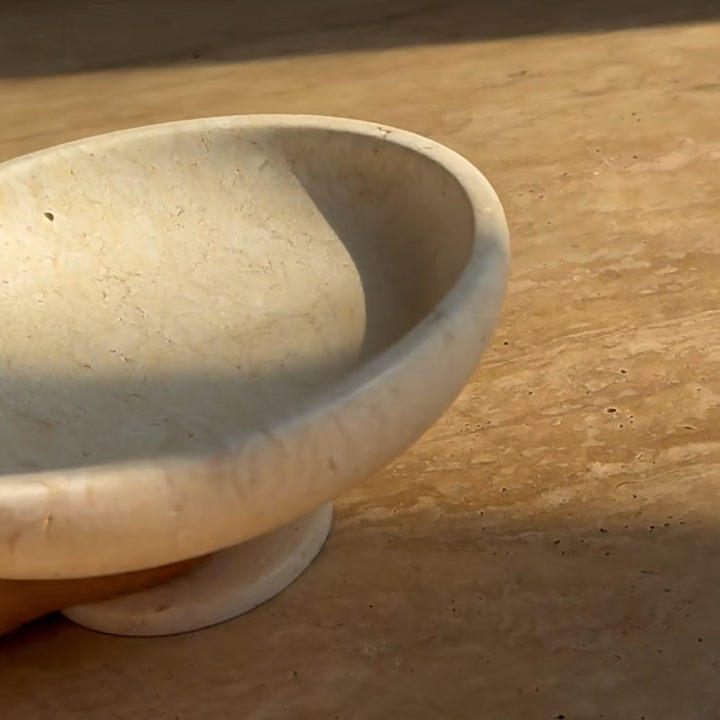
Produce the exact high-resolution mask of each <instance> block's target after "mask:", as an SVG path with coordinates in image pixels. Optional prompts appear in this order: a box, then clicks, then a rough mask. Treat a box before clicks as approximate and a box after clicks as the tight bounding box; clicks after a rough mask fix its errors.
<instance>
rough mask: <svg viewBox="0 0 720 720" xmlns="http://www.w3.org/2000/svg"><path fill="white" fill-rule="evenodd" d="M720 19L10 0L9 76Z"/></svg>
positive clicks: (5, 44) (160, 0)
mask: <svg viewBox="0 0 720 720" xmlns="http://www.w3.org/2000/svg"><path fill="white" fill-rule="evenodd" d="M718 18H720V2H718V1H717V0H685V2H679V0H606V1H602V0H544V1H543V2H540V0H503V1H502V2H497V1H496V0H274V1H273V2H265V3H263V2H257V0H145V1H144V2H140V1H139V0H96V1H95V2H90V0H0V77H5V78H12V77H41V76H49V75H59V74H64V73H77V72H91V71H99V70H108V69H113V68H126V67H153V66H163V65H168V64H178V63H223V62H233V61H246V60H257V59H263V58H271V57H284V56H294V55H312V54H323V53H335V52H343V51H346V52H348V51H356V52H360V51H371V50H380V49H388V48H395V47H404V46H412V45H422V44H437V43H450V42H468V41H473V40H493V39H501V38H511V37H522V36H532V35H543V34H563V33H574V32H605V31H612V30H620V29H626V28H633V27H651V26H657V25H666V24H674V23H679V24H682V23H693V22H707V21H711V20H715V19H718ZM388 71H389V72H391V71H392V69H391V68H389V69H388Z"/></svg>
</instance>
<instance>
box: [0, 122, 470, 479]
mask: <svg viewBox="0 0 720 720" xmlns="http://www.w3.org/2000/svg"><path fill="white" fill-rule="evenodd" d="M472 246H473V215H472V210H471V207H470V203H469V201H468V198H467V197H466V195H465V193H464V191H463V190H462V188H461V186H460V184H459V183H458V182H457V181H456V180H455V179H454V178H453V177H452V175H451V174H450V173H449V172H448V171H446V170H445V169H444V168H443V167H442V166H440V165H438V164H437V163H435V162H434V161H433V160H431V159H430V158H428V157H427V156H425V155H423V154H421V153H419V152H416V151H414V150H411V149H409V148H407V147H405V146H403V145H401V144H397V143H395V142H392V141H390V140H384V139H382V138H378V137H373V136H370V135H364V134H356V133H352V132H346V131H341V130H327V129H323V128H321V127H295V128H291V127H264V126H262V125H258V126H247V127H242V128H238V127H232V126H227V127H223V126H219V125H214V126H208V127H202V126H198V125H197V124H193V125H188V126H183V125H176V126H167V127H166V128H165V129H157V128H154V129H151V130H148V131H145V132H143V131H134V132H130V133H121V134H117V135H110V136H105V137H102V138H96V139H92V140H88V141H83V142H81V143H78V144H74V145H70V146H64V147H60V148H56V149H54V150H52V151H50V152H47V153H42V154H38V155H35V156H30V157H29V158H25V159H22V160H20V161H15V162H13V163H8V164H6V165H4V166H1V167H0V251H1V252H2V257H3V260H4V261H3V263H2V265H1V266H0V437H2V442H1V443H0V473H5V474H7V473H22V472H36V471H41V470H53V469H60V468H69V467H76V466H85V465H95V464H100V463H107V462H116V461H125V460H133V459H141V458H147V457H152V456H157V455H165V454H186V453H193V454H195V453H204V452H209V451H212V450H215V449H218V448H219V447H221V446H222V445H223V444H224V443H226V442H227V441H229V440H237V439H241V438H242V436H243V434H244V433H248V432H252V431H254V430H257V429H258V428H259V427H269V426H272V424H273V423H274V422H277V421H278V420H279V419H281V418H283V417H286V416H287V415H288V414H290V413H293V412H297V411H298V410H299V409H300V408H302V406H303V405H304V404H305V403H308V402H309V401H310V400H311V399H312V398H314V397H316V396H317V394H318V393H321V392H327V391H328V390H329V389H330V388H331V387H332V385H333V384H334V383H336V382H337V381H338V379H339V378H341V377H342V376H343V375H344V374H346V373H348V372H350V371H351V370H352V369H353V368H356V367H357V366H358V364H359V363H362V362H364V361H367V360H368V359H369V358H371V357H373V356H375V355H377V354H378V353H381V352H382V351H383V350H385V349H386V348H388V347H389V346H390V345H392V344H393V343H394V342H396V341H397V340H398V339H400V338H401V337H402V336H403V335H405V334H406V333H408V332H409V331H410V330H411V329H412V328H413V327H414V326H415V325H417V323H419V322H420V321H421V320H422V319H423V318H424V317H426V316H427V315H428V313H430V312H431V311H432V309H433V308H434V307H435V305H436V304H437V303H438V302H439V301H440V300H441V299H442V298H443V297H444V296H445V294H446V293H447V292H448V290H449V289H450V288H451V287H452V286H453V284H454V283H455V282H456V280H457V278H458V277H459V275H460V273H461V272H462V270H463V268H464V267H465V265H466V263H467V260H468V258H469V255H470V252H471V250H472Z"/></svg>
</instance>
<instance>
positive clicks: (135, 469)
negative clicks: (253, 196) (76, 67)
mask: <svg viewBox="0 0 720 720" xmlns="http://www.w3.org/2000/svg"><path fill="white" fill-rule="evenodd" d="M260 128H261V129H263V130H282V129H300V128H306V129H316V130H322V131H329V132H345V133H351V134H354V135H362V136H365V137H368V138H372V139H379V140H384V141H386V142H391V143H394V144H396V145H399V146H402V147H404V148H406V149H408V150H411V151H414V152H416V153H419V154H421V155H423V156H424V157H426V158H427V159H429V160H430V161H432V162H434V163H436V164H437V165H440V166H441V167H442V168H443V169H444V170H445V171H446V172H447V173H448V174H449V175H451V176H452V177H453V178H454V179H455V180H456V181H457V182H458V183H459V185H460V187H461V189H462V191H463V192H464V194H465V196H466V198H467V200H468V202H469V205H470V209H471V211H472V214H473V221H474V239H473V245H472V249H471V252H470V254H469V256H468V259H467V262H466V265H465V267H464V268H463V270H462V271H461V273H460V275H459V277H458V278H457V280H456V282H455V283H454V285H453V286H452V287H451V288H450V289H449V290H448V292H447V293H446V294H445V296H444V297H443V298H442V299H441V300H440V302H439V303H438V304H437V305H436V306H435V307H434V309H433V310H432V311H431V312H430V313H429V314H428V315H427V316H425V317H424V318H423V319H422V320H421V321H420V322H419V323H418V324H417V325H415V326H414V327H413V328H411V329H410V330H409V331H408V332H407V333H406V334H405V335H404V336H402V337H401V338H399V339H398V340H397V341H396V342H394V343H393V344H392V345H391V346H390V347H388V348H387V349H385V350H384V351H382V352H380V353H379V354H378V355H376V356H373V357H372V358H370V359H369V360H367V361H366V362H364V363H363V364H362V365H361V366H360V367H358V368H356V369H354V370H352V371H351V372H350V373H348V375H347V376H346V377H345V378H343V379H342V380H341V381H340V382H339V383H338V384H336V385H333V387H332V388H331V389H330V390H329V394H326V393H325V392H321V393H320V395H319V397H317V398H314V399H313V400H311V401H310V402H309V403H308V405H307V406H305V407H303V409H302V411H301V412H300V413H298V414H296V415H293V416H291V417H290V418H288V419H287V420H285V421H284V422H282V423H279V424H278V425H277V426H275V427H274V428H272V429H263V428H260V429H259V430H258V433H257V437H255V435H253V436H252V437H250V438H248V437H247V436H245V438H244V439H243V441H242V443H238V444H236V443H230V444H229V445H228V446H226V447H225V448H224V449H222V450H219V451H218V452H216V453H211V454H205V455H198V456H179V457H178V456H163V455H160V456H158V457H156V458H152V459H140V460H129V461H122V462H118V463H109V464H101V465H92V466H82V467H78V468H68V469H60V470H45V471H40V472H34V473H17V474H12V473H9V474H4V475H0V577H3V578H8V579H35V578H37V579H48V578H67V577H85V576H88V575H102V574H107V573H109V572H113V573H114V572H126V571H129V570H135V569H142V568H144V567H157V566H160V565H163V564H167V563H168V562H174V561H176V560H182V559H186V558H189V557H193V556H196V555H201V554H205V553H206V552H214V551H215V550H218V549H220V548H221V547H227V546H228V545H230V544H235V543H236V542H243V541H246V540H249V539H251V538H252V537H256V536H257V535H259V534H262V532H266V531H270V530H272V529H274V528H276V527H279V526H280V525H283V524H285V523H287V522H291V521H292V520H293V519H295V517H298V516H300V515H302V514H304V513H305V512H307V511H309V510H312V509H313V508H314V507H317V506H319V505H320V504H322V503H324V502H327V501H329V500H332V499H333V498H334V497H335V496H336V495H338V494H339V493H340V492H342V491H344V490H345V489H347V488H348V487H350V486H351V485H353V484H355V482H357V481H358V480H359V479H361V478H362V476H367V475H368V474H371V473H372V472H374V471H375V470H377V469H380V467H382V466H383V465H385V464H386V463H387V462H389V461H390V460H392V459H393V458H394V457H396V456H397V455H399V454H400V453H402V452H404V451H405V450H406V449H407V447H409V446H410V445H411V444H412V443H413V442H415V440H417V439H418V438H419V437H420V435H422V434H423V433H424V432H425V431H426V430H427V429H428V428H429V426H430V425H432V424H433V423H434V422H435V421H436V420H437V419H438V417H439V416H440V415H441V414H442V412H443V411H444V410H445V409H446V408H447V407H448V406H449V404H451V403H452V401H453V400H454V399H455V397H456V396H457V394H458V393H459V392H460V391H461V389H462V387H463V386H464V385H465V383H466V382H467V380H468V379H469V377H470V375H471V374H472V371H473V370H474V368H475V366H476V365H477V362H478V361H479V359H480V355H481V354H482V352H484V350H485V348H486V347H487V345H488V344H489V342H490V339H491V337H492V334H493V331H494V328H495V325H496V324H497V322H498V320H499V315H500V311H501V307H502V304H503V300H504V296H505V293H506V288H507V276H508V273H509V260H510V244H509V233H508V227H507V222H506V219H505V214H504V210H503V207H502V205H501V202H500V199H499V198H498V196H497V194H496V192H495V190H494V189H493V187H492V186H491V185H490V183H489V182H488V180H487V179H486V178H485V176H484V175H483V174H482V173H481V172H480V170H478V169H477V168H476V167H475V166H474V165H473V164H472V163H470V161H469V160H467V159H465V158H464V157H463V156H461V155H460V154H458V153H457V152H455V151H454V150H451V149H450V148H448V147H446V146H444V145H442V144H440V143H438V142H437V141H434V140H431V139H429V138H426V137H423V136H421V135H418V134H416V133H413V132H409V131H406V130H401V129H398V128H395V127H392V126H388V125H383V124H378V123H374V122H369V121H364V120H354V119H346V118H339V117H332V116H323V115H294V114H253V115H236V116H221V117H209V118H198V119H192V120H180V121H174V122H166V123H158V124H152V125H145V126H140V127H135V128H129V129H126V130H119V131H115V132H110V133H105V134H101V135H96V136H91V137H87V138H83V139H80V140H76V141H73V142H69V143H64V144H60V145H56V146H53V147H50V148H47V149H44V150H39V151H36V152H33V153H29V154H27V155H24V156H21V157H18V158H15V159H11V160H8V161H6V162H3V163H0V175H3V174H7V173H11V174H12V173H14V172H16V171H18V170H20V169H22V168H24V167H26V166H27V165H28V164H31V165H32V164H36V165H38V166H41V165H42V163H43V161H44V160H45V159H46V158H49V157H52V156H54V155H56V154H58V153H74V152H76V151H78V150H81V151H82V150H84V149H86V148H88V147H92V150H93V151H97V150H99V149H101V148H102V147H103V146H112V147H114V148H117V147H118V146H119V145H120V144H121V143H123V142H131V141H135V140H138V139H147V138H152V137H153V136H162V135H171V134H175V133H196V132H202V131H203V130H207V131H208V132H209V131H217V130H248V129H260ZM478 303H480V304H478ZM473 328H475V329H476V330H477V331H478V332H481V333H482V337H479V338H477V339H475V340H472V339H470V340H465V341H463V342H460V341H459V340H457V336H458V333H463V332H464V333H467V332H469V331H472V329H473ZM443 338H444V341H445V342H446V347H447V349H448V352H449V353H452V352H454V350H453V348H454V347H455V346H457V349H458V351H459V350H461V349H462V351H463V352H465V353H468V354H469V357H468V358H466V359H463V360H462V361H461V360H460V359H459V356H453V357H455V360H454V363H455V365H456V366H458V367H459V366H462V370H458V375H459V376H460V375H461V376H462V377H461V378H460V380H458V379H457V378H454V379H453V380H452V382H451V381H450V380H447V381H446V380H445V379H444V378H442V379H441V381H440V382H439V384H440V385H442V388H441V389H440V391H438V392H434V391H433V392H434V394H433V393H430V394H432V396H433V397H432V402H430V401H428V403H425V404H424V405H423V408H425V410H424V412H427V413H429V412H430V410H429V408H430V406H432V408H433V410H434V414H435V415H436V417H432V418H431V421H430V422H427V421H426V422H424V423H421V425H422V427H420V426H418V427H413V429H411V430H409V431H408V432H406V433H405V434H404V435H403V437H402V439H399V440H398V442H396V443H395V446H394V449H392V451H391V450H390V449H385V450H384V454H383V453H379V456H378V457H376V458H374V460H373V462H370V463H368V462H359V461H355V462H351V461H350V459H346V460H347V461H346V462H344V463H340V464H341V465H342V467H337V465H338V463H335V464H334V465H335V466H334V467H333V468H331V470H332V472H331V475H334V476H336V477H339V476H340V475H342V474H343V473H344V474H345V475H346V476H347V478H346V479H345V481H344V482H339V481H338V482H336V483H335V484H334V485H333V488H334V490H333V492H330V488H329V487H328V488H327V490H326V492H325V493H324V494H323V493H322V492H319V491H318V489H317V488H316V489H315V490H314V491H312V492H308V494H307V502H305V501H303V498H302V488H298V489H297V490H296V491H295V493H294V495H295V496H296V498H295V499H296V501H297V502H296V504H295V506H294V508H295V509H297V512H295V513H294V516H290V515H289V506H290V505H291V503H288V502H285V503H284V506H283V507H286V509H285V510H284V511H281V510H276V511H273V510H272V509H271V508H270V507H269V504H271V503H272V498H271V497H268V493H267V490H266V491H265V492H261V491H260V490H258V486H259V485H261V483H258V482H256V480H257V477H255V475H256V473H254V472H250V473H249V476H248V473H245V474H244V475H243V477H245V478H246V481H247V482H245V481H243V483H241V485H242V486H243V489H242V491H238V487H239V485H238V483H237V482H235V483H234V485H238V487H235V494H234V495H233V501H236V502H238V503H239V504H236V505H235V506H234V509H233V512H234V513H235V515H236V517H235V519H236V521H237V523H236V524H237V526H238V528H237V530H236V531H235V532H234V533H229V531H226V532H225V533H224V534H222V533H220V534H218V533H214V534H213V533H210V534H211V535H213V537H214V538H215V540H214V541H212V542H211V541H209V540H207V539H206V541H205V542H204V543H203V542H199V541H198V540H199V537H200V536H203V533H202V532H201V531H199V530H198V524H201V519H200V518H205V519H204V520H202V522H211V513H210V512H209V511H208V512H205V513H204V514H203V512H202V511H200V512H199V514H198V513H195V514H194V516H193V518H194V519H193V520H192V522H193V523H194V525H193V527H192V528H191V529H190V530H189V531H188V532H187V533H186V534H185V536H183V533H182V531H181V530H180V529H179V522H180V520H179V519H178V518H179V517H180V516H182V514H183V513H182V511H179V510H178V509H177V507H176V503H175V499H174V495H175V494H177V493H178V492H179V486H180V485H182V486H183V488H184V492H185V494H186V495H187V494H188V493H190V494H191V495H193V497H194V498H195V502H196V504H197V502H198V500H199V502H200V504H201V505H202V503H203V497H202V495H203V492H205V493H207V492H209V490H205V491H201V490H198V489H197V486H198V485H199V484H202V482H203V481H204V479H206V478H207V476H208V474H209V473H216V475H217V476H218V477H219V478H221V480H222V479H223V478H225V479H226V480H227V478H228V475H227V474H228V473H229V472H234V473H235V474H236V475H237V474H238V473H239V472H240V468H239V465H241V464H243V463H250V465H251V466H253V463H254V464H255V465H254V466H258V467H260V470H259V471H258V472H259V475H260V476H263V475H266V474H267V473H268V472H272V471H273V469H274V472H276V473H277V472H278V471H282V470H283V467H284V469H285V471H287V469H288V468H289V467H291V465H288V464H287V463H286V464H285V465H284V466H282V467H278V466H277V463H272V462H266V463H264V461H263V460H262V458H261V456H262V453H263V451H264V452H265V453H266V454H268V450H267V447H268V444H270V445H272V446H273V447H274V448H275V451H277V450H280V454H283V453H284V454H285V455H288V453H291V449H289V448H290V446H291V445H292V446H293V448H294V450H292V452H294V453H295V457H296V462H297V463H299V464H300V465H302V466H303V468H305V469H307V468H311V467H312V464H313V461H312V460H311V459H308V452H310V454H312V453H311V451H310V450H307V451H304V450H302V447H301V445H300V444H299V443H301V442H302V440H303V438H302V435H303V433H302V432H298V430H300V429H301V427H300V426H302V425H303V424H304V423H307V422H308V421H309V420H310V419H311V418H312V417H315V419H316V420H318V421H320V420H322V417H321V416H327V417H326V420H325V424H324V427H325V432H327V431H328V428H329V426H328V421H330V423H331V425H333V426H334V427H335V428H336V429H338V425H342V423H338V421H337V417H335V418H332V417H331V416H333V415H338V414H339V412H340V409H341V408H342V407H343V406H348V407H350V405H351V403H356V404H357V402H358V400H361V399H362V398H361V396H362V395H364V394H367V393H369V392H370V391H371V390H372V389H373V388H375V389H376V390H377V391H378V393H380V392H385V393H387V391H388V387H390V385H391V384H392V383H393V382H394V383H396V384H397V382H399V379H400V377H401V375H402V373H403V372H405V371H406V370H407V371H408V372H409V371H410V370H411V369H412V368H413V367H415V369H416V371H417V372H419V368H420V367H428V362H430V360H429V358H430V356H432V357H434V358H435V360H434V362H435V363H436V364H437V358H438V357H440V355H439V354H438V352H439V350H441V348H439V347H438V343H439V342H440V343H442V340H443ZM453 342H454V343H455V344H454V345H451V343H453ZM423 363H424V364H423ZM383 388H384V390H383ZM370 395H372V392H370ZM433 403H434V404H433ZM366 404H367V403H366ZM438 411H439V412H438ZM399 417H400V416H398V418H399ZM428 417H429V416H428ZM398 418H396V420H397V419H398ZM328 419H329V420H328ZM320 425H322V423H320ZM338 432H339V435H338V437H339V438H341V439H342V438H344V437H345V435H346V433H345V431H344V430H343V428H339V430H338ZM401 434H402V433H401ZM293 435H297V441H295V440H293ZM318 439H319V435H317V434H316V435H315V436H313V437H312V438H310V437H309V436H308V437H306V438H305V441H306V442H311V441H312V442H314V443H315V445H314V451H315V452H318V448H317V442H318ZM312 442H311V444H312ZM352 444H353V443H350V445H351V446H352ZM356 449H357V448H356ZM271 452H273V451H272V450H271ZM298 453H300V455H298ZM263 463H264V464H263ZM331 464H333V463H332V462H331ZM231 466H232V468H234V470H232V471H231ZM255 469H257V467H255ZM301 469H302V468H301ZM233 477H234V476H233ZM133 478H134V479H136V480H137V482H135V483H134V484H133V486H132V487H129V482H131V481H132V479H133ZM138 482H141V483H142V487H138ZM218 482H220V480H219V481H218ZM228 482H231V484H233V481H232V480H228ZM278 482H279V481H278ZM213 485H214V486H215V487H216V489H217V485H218V483H214V484H213ZM191 486H194V488H195V489H194V490H191V489H190V488H191ZM289 487H290V486H288V488H289ZM308 487H309V486H308ZM286 489H287V488H286ZM238 492H239V495H238ZM253 493H255V494H257V495H258V496H262V497H258V498H256V499H255V500H253V498H254V496H253ZM270 495H272V493H270ZM186 500H187V497H186ZM243 503H245V506H246V509H245V511H244V512H243V511H241V510H240V507H241V505H242V504H243ZM230 504H232V503H230ZM169 508H170V509H171V511H170V512H169V511H168V509H169ZM172 508H175V509H174V510H173V509H172ZM252 508H254V511H255V512H256V515H257V516H258V517H260V516H261V517H262V518H264V522H260V521H259V520H258V521H257V522H254V521H253V518H252V512H253V510H252ZM196 509H197V508H196ZM215 509H216V510H217V508H215ZM186 510H187V508H186ZM200 510H202V508H201V509H200ZM228 512H230V509H229V508H228ZM293 512H294V510H293ZM113 513H115V514H116V515H122V518H121V519H120V520H119V521H118V519H117V518H115V519H114V520H113ZM189 514H191V513H189ZM94 515H97V517H94ZM163 517H165V518H166V523H165V525H166V526H167V527H165V530H164V531H163V532H165V535H163V537H162V542H161V544H163V543H164V545H163V548H164V549H163V548H160V549H158V550H157V551H153V549H152V548H146V550H147V552H146V554H145V556H143V557H146V559H144V560H140V557H141V555H142V553H141V552H140V551H139V550H137V551H133V552H132V553H128V555H132V559H131V560H128V561H127V562H123V560H122V557H121V556H122V555H123V550H122V549H118V548H115V549H107V548H106V549H105V550H104V551H103V552H102V553H98V555H101V556H102V557H101V559H95V560H93V559H92V558H91V557H90V556H91V555H92V554H93V552H95V551H97V547H87V548H84V549H83V547H84V546H83V545H82V544H81V542H80V541H81V540H82V542H87V541H88V539H90V538H95V542H103V540H105V541H109V542H117V541H120V540H122V537H123V535H125V536H127V535H129V534H130V533H132V534H133V535H132V536H133V542H129V543H128V545H132V546H135V545H137V546H138V547H139V546H140V545H143V544H145V543H148V542H150V543H151V542H153V538H155V540H156V541H157V539H158V537H159V536H160V535H162V532H161V531H160V530H158V531H157V532H156V531H150V529H149V526H150V524H152V521H153V518H154V520H155V523H156V524H158V523H159V524H162V520H161V519H162V518H163ZM270 517H273V520H272V522H270V521H268V518H270ZM180 519H181V518H180ZM123 522H124V525H123ZM123 528H124V530H123ZM105 529H107V532H106V531H105ZM76 530H77V532H75V531H76ZM173 533H174V535H173ZM73 534H76V535H77V536H78V538H77V541H73ZM221 535H222V538H223V539H222V542H221V539H220V536H221ZM203 537H204V536H203ZM223 543H224V544H223ZM43 553H44V556H42V557H41V555H42V554H43ZM73 553H74V554H73Z"/></svg>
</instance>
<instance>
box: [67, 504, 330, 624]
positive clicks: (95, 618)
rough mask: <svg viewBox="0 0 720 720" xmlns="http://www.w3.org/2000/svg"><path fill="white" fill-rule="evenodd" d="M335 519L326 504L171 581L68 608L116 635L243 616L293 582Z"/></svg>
mask: <svg viewBox="0 0 720 720" xmlns="http://www.w3.org/2000/svg"><path fill="white" fill-rule="evenodd" d="M331 523H332V505H330V504H328V505H323V506H322V507H320V508H318V509H317V510H314V511H313V512H311V513H309V514H308V515H305V516H303V517H301V518H300V519H299V520H297V521H295V522H294V523H292V524H290V525H287V526H285V527H281V528H279V529H277V530H274V531H273V532H271V533H268V534H267V535H262V536H261V537H258V538H255V539H253V540H250V541H249V542H246V543H242V544H241V545H235V546H234V547H231V548H228V549H226V550H222V551H220V552H218V553H216V554H215V555H213V556H212V557H211V558H210V559H209V560H208V561H207V562H206V563H204V564H202V565H201V566H200V567H198V568H196V569H195V570H193V571H191V572H190V573H188V574H187V575H183V576H182V577H179V578H176V579H175V580H172V581H171V582H169V583H166V584H164V585H160V586H159V587H155V588H151V589H150V590H145V591H143V592H139V593H135V594H133V595H125V596H123V597H119V598H114V599H112V600H107V601H105V602H100V603H95V604H92V605H81V606H77V607H72V608H69V609H67V610H64V611H63V615H65V617H67V618H68V619H70V620H72V621H73V622H75V623H77V624H78V625H82V626H84V627H87V628H90V629H92V630H96V631H98V632H103V633H108V634H111V635H128V636H145V637H151V636H159V635H176V634H180V633H185V632H190V631H193V630H200V629H201V628H205V627H209V626H211V625H216V624H218V623H221V622H225V621H226V620H230V619H231V618H234V617H237V616H238V615H242V614H243V613H246V612H248V611H249V610H252V609H253V608H255V607H257V606H258V605H260V604H262V603H264V602H265V601H266V600H269V599H270V598H272V597H273V596H275V595H277V594H278V593H279V592H281V591H282V590H284V589H285V588H286V587H287V586H288V585H290V584H291V583H292V582H294V581H295V580H296V579H297V578H298V577H299V576H300V575H301V574H302V573H303V572H304V570H305V569H306V568H307V567H308V566H309V565H310V563H311V562H312V561H313V559H314V558H315V556H316V555H317V554H318V553H319V552H320V550H321V549H322V546H323V544H324V543H325V540H326V539H327V536H328V532H329V531H330V525H331Z"/></svg>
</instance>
